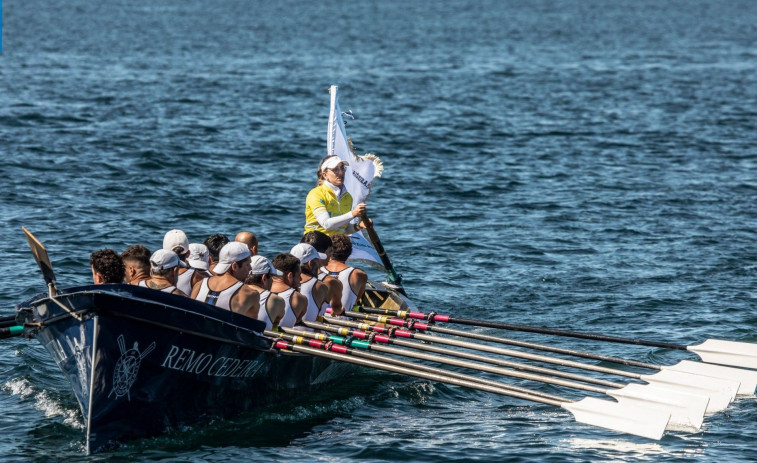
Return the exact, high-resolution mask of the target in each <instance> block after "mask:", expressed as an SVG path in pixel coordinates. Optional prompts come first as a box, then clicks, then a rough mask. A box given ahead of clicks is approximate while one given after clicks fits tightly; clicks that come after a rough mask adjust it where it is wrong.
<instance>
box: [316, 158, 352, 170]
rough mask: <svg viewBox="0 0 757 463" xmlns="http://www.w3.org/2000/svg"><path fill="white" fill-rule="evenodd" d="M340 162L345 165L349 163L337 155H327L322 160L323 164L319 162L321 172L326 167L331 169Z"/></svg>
mask: <svg viewBox="0 0 757 463" xmlns="http://www.w3.org/2000/svg"><path fill="white" fill-rule="evenodd" d="M340 163H341V164H344V165H345V166H349V165H350V163H349V162H347V161H344V160H342V158H340V157H339V156H329V157H328V158H326V160H325V161H323V164H321V172H323V171H325V170H326V169H333V168H334V167H336V166H338V165H339V164H340Z"/></svg>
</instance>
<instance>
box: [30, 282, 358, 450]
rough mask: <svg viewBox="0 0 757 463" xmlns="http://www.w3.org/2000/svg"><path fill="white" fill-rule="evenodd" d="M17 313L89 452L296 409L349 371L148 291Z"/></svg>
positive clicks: (35, 303)
mask: <svg viewBox="0 0 757 463" xmlns="http://www.w3.org/2000/svg"><path fill="white" fill-rule="evenodd" d="M18 310H19V320H21V321H24V322H25V323H27V327H28V326H29V324H39V325H38V327H37V328H35V329H33V330H31V331H30V334H31V335H32V336H36V337H37V338H38V339H39V341H40V342H41V343H42V344H43V345H44V346H45V348H46V349H47V350H48V351H49V352H50V355H51V356H52V357H53V359H54V360H55V362H56V363H57V364H58V366H59V367H60V369H61V371H62V372H63V374H64V375H65V376H66V377H67V379H68V380H69V381H70V383H71V386H72V389H73V392H74V395H75V396H76V399H77V400H78V402H79V404H80V406H81V410H82V414H83V416H84V419H85V422H86V428H87V450H88V451H89V452H98V451H102V450H105V449H108V448H110V447H113V446H114V445H115V444H117V443H119V442H124V441H127V440H130V439H134V438H139V437H145V436H152V435H157V434H161V433H164V432H166V431H167V430H170V429H174V428H177V427H179V426H182V425H186V424H192V423H196V422H198V421H202V420H203V419H209V418H211V417H229V416H233V415H235V414H238V413H240V412H243V411H249V410H252V409H254V408H256V407H260V406H265V405H268V404H272V403H278V402H283V401H287V400H291V399H295V398H297V397H301V394H302V392H303V391H306V390H309V389H311V388H313V387H314V386H317V385H318V384H321V383H325V382H328V381H331V380H334V379H337V378H340V377H342V376H343V375H344V372H345V369H346V368H348V367H347V366H346V365H343V364H338V363H336V362H332V361H330V360H326V359H321V358H313V357H309V356H302V355H297V354H287V353H281V352H276V351H272V350H270V346H271V341H270V340H268V339H267V338H265V337H264V336H262V334H261V332H262V329H263V325H262V323H260V322H258V321H257V320H252V319H249V318H247V317H243V316H241V315H238V314H234V313H231V312H229V311H225V310H220V309H216V308H215V307H211V306H209V305H207V304H203V303H200V302H197V301H192V300H189V299H187V298H185V297H181V296H174V295H171V294H166V293H162V292H159V291H154V290H151V289H147V288H139V287H135V286H129V285H100V286H87V287H79V288H71V289H68V290H66V291H64V292H62V293H61V294H59V295H58V296H57V297H56V298H55V300H51V299H50V298H48V297H47V296H46V295H39V296H37V297H35V298H32V299H30V300H28V301H26V302H24V303H21V304H19V305H18Z"/></svg>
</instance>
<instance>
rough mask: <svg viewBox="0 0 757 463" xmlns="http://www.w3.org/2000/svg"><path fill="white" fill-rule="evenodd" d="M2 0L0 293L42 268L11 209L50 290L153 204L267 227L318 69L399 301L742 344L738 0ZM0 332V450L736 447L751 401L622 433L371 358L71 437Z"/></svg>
mask: <svg viewBox="0 0 757 463" xmlns="http://www.w3.org/2000/svg"><path fill="white" fill-rule="evenodd" d="M3 3H4V4H3V29H2V32H3V48H2V54H0V146H1V147H2V148H1V149H2V156H0V172H2V178H3V183H2V189H0V217H2V220H0V232H2V233H1V234H0V236H2V240H1V241H0V274H1V275H2V277H0V281H2V284H0V301H2V304H1V305H0V311H2V314H5V315H7V314H11V313H13V310H14V304H16V303H18V302H20V301H21V300H23V299H25V298H27V297H30V296H32V295H34V294H36V293H38V292H40V291H42V290H43V289H44V283H43V280H42V277H41V275H40V273H39V271H38V269H37V268H36V265H35V264H34V261H33V259H32V255H31V253H30V252H29V249H28V246H27V245H26V242H25V239H24V236H23V234H22V233H21V227H22V226H25V227H27V228H29V229H30V230H31V231H32V232H33V233H35V234H36V235H37V237H38V238H40V239H41V240H42V241H43V243H44V244H46V245H47V248H48V250H49V253H50V256H51V259H52V262H53V265H54V268H55V271H56V275H57V277H58V284H59V285H60V286H72V285H79V284H85V283H88V282H89V281H90V279H91V275H90V270H89V266H88V258H89V254H90V253H91V252H92V251H94V250H96V249H101V248H105V247H110V248H114V249H116V250H118V251H119V252H120V251H121V250H123V249H124V248H125V247H126V246H128V245H131V244H135V243H142V244H145V245H147V246H148V247H149V248H150V249H156V248H158V247H159V246H160V245H161V242H162V236H163V234H164V233H165V232H166V231H167V230H170V229H173V228H180V229H183V230H184V231H185V232H186V233H187V234H188V236H189V237H190V241H194V242H201V241H202V240H204V238H205V237H207V236H208V235H210V234H213V233H225V234H227V235H229V236H233V235H234V234H235V233H237V232H238V231H241V230H251V231H253V232H254V233H256V234H257V235H258V237H259V238H260V252H261V253H262V254H264V255H266V256H268V257H272V256H274V255H275V254H277V253H279V252H282V251H287V250H289V249H290V248H291V246H293V245H294V244H295V243H296V242H297V241H298V240H299V237H300V235H301V232H302V225H303V217H304V198H305V195H306V194H307V192H308V190H309V189H310V188H312V186H313V185H314V183H315V170H316V168H317V165H318V162H319V161H320V159H321V157H322V156H323V155H324V153H325V146H326V125H327V117H328V104H329V95H328V91H327V90H328V87H329V86H330V85H332V84H334V85H339V88H340V104H341V107H342V109H343V110H345V111H346V110H348V109H349V110H352V112H353V114H354V115H355V116H356V119H355V120H348V125H347V133H348V134H349V135H350V137H351V138H352V140H353V142H354V144H355V147H356V150H357V151H358V153H359V154H363V153H366V152H371V153H374V154H376V155H378V156H379V157H380V158H381V159H382V160H383V162H384V165H385V168H386V169H385V173H384V176H383V178H381V179H379V180H377V181H376V182H375V187H374V189H373V192H372V194H371V197H370V199H369V203H368V204H369V212H370V215H371V217H373V220H374V222H375V224H376V229H377V231H378V233H379V235H380V236H381V239H382V241H383V243H384V246H385V248H386V249H387V252H388V254H389V256H390V258H391V259H392V261H393V263H394V265H395V267H396V268H397V269H398V271H399V272H400V273H401V274H402V275H403V277H404V284H405V288H406V290H407V292H408V294H409V295H410V296H411V298H412V300H413V301H414V303H415V305H416V306H417V307H418V308H419V309H421V310H423V311H427V312H428V311H432V310H433V311H436V312H438V313H441V314H450V315H453V316H458V317H469V318H481V319H487V320H496V321H503V322H513V323H523V324H532V325H538V326H546V327H552V328H561V329H574V330H583V331H590V332H595V333H600V334H610V335H619V336H631V337H638V338H644V339H651V340H657V341H666V342H675V343H680V344H686V345H688V344H694V343H698V342H700V341H703V340H704V339H707V338H709V337H714V338H723V339H731V340H738V341H745V342H757V333H755V328H756V327H757V310H756V309H755V305H756V304H757V295H756V293H755V282H756V281H757V244H756V243H757V211H756V210H755V202H756V201H755V200H757V148H756V147H757V110H755V108H757V26H755V24H757V3H755V2H752V1H704V0H690V1H667V2H657V1H651V0H639V1H634V2H613V1H609V0H553V1H546V0H544V1H499V0H498V1H486V0H480V1H474V0H470V1H464V0H451V1H445V2H439V1H430V0H417V1H416V0H413V1H396V0H386V1H381V2H371V1H360V0H358V1H353V2H336V1H331V0H325V1H320V2H300V1H289V0H282V1H277V2H262V1H253V0H247V1H241V0H218V1H214V2H207V1H204V2H200V1H195V0H182V1H174V0H166V1H160V2H126V1H109V2H90V1H83V0H69V1H66V2H63V1H57V0H52V1H45V2H41V1H37V0H27V1H24V2H14V1H6V2H3ZM372 276H373V277H374V278H378V279H380V277H381V275H380V274H377V273H376V272H372ZM467 329H472V328H467ZM478 331H481V332H487V333H493V334H504V335H508V336H511V337H517V338H518V339H528V340H534V341H539V342H546V343H551V344H554V345H560V346H564V347H573V348H581V349H587V350H593V351H597V352H600V353H604V354H608V355H620V356H624V357H629V358H634V359H637V360H641V361H646V362H652V363H663V364H671V363H675V362H677V361H678V360H681V359H683V358H693V356H692V355H687V354H686V353H684V352H679V351H670V350H664V349H656V348H650V347H636V346H628V345H620V344H597V343H590V342H588V341H578V340H571V339H563V338H547V337H543V336H541V337H540V336H538V335H525V334H518V333H497V332H496V331H493V330H478ZM0 344H1V348H0V372H1V373H0V409H1V410H2V414H0V430H1V432H0V455H2V457H0V459H2V460H3V461H45V462H46V461H56V460H60V461H64V460H65V461H105V460H108V461H111V460H113V461H157V460H160V461H193V462H199V461H241V460H245V461H257V460H268V461H287V460H317V461H361V462H368V461H429V462H438V461H450V462H451V461H574V462H579V461H617V460H634V461H636V460H640V461H690V460H691V459H696V460H698V461H753V460H754V459H755V456H754V450H753V443H754V440H755V438H757V404H755V401H754V398H747V399H743V400H739V401H737V402H735V403H734V404H732V405H731V406H730V407H729V408H728V409H727V410H726V411H725V412H721V413H718V414H716V415H714V416H711V417H708V418H707V419H706V420H705V425H704V427H703V430H702V431H701V432H699V433H696V434H685V433H676V432H674V433H668V434H666V435H665V437H664V438H663V439H662V440H660V441H649V440H647V439H644V438H640V437H634V436H629V435H623V434H619V433H615V432H612V431H608V430H605V429H601V428H595V427H591V426H588V425H584V424H580V423H576V422H575V421H574V420H573V418H572V416H571V415H570V414H569V413H568V412H566V411H564V410H561V409H559V408H554V407H550V406H547V405H538V404H533V403H530V402H524V401H520V400H516V399H511V398H507V397H501V396H494V395H491V394H488V393H483V392H475V391H470V390H466V389H461V388H458V387H454V386H447V385H444V384H441V383H436V382H431V381H423V380H412V379H406V378H403V377H400V376H396V375H392V374H386V373H366V374H364V375H360V376H355V377H351V378H349V379H348V380H345V381H344V382H343V383H341V384H339V385H338V386H337V389H335V390H330V391H322V392H318V393H314V394H313V395H310V396H304V397H301V398H300V400H297V401H295V402H294V403H290V404H286V405H280V406H276V407H271V408H267V409H264V410H260V411H256V412H254V413H250V414H246V415H243V416H241V417H239V418H238V419H234V420H226V421H222V420H218V421H213V422H210V423H205V424H203V425H198V426H193V427H189V428H186V429H180V430H174V431H173V432H171V433H169V434H167V435H165V436H161V437H158V438H153V439H144V440H139V441H136V442H132V443H129V444H127V445H125V446H123V447H121V448H120V449H119V450H117V451H115V452H114V453H111V454H105V455H96V456H91V457H87V456H85V455H84V453H83V447H84V432H83V429H82V427H83V418H82V417H81V413H80V412H79V409H78V406H77V404H76V402H75V401H74V399H73V398H72V394H71V391H70V387H69V385H68V384H67V383H66V382H65V381H64V380H63V378H62V375H61V374H60V372H59V371H58V369H57V367H56V366H55V364H54V363H53V361H52V360H51V359H50V357H49V356H48V354H47V353H46V351H45V350H44V349H43V348H42V347H41V346H40V345H39V344H38V343H36V341H28V340H24V339H19V338H13V339H9V340H3V341H0ZM608 366H609V365H608ZM482 376H487V375H483V374H482ZM512 382H516V381H512ZM518 384H521V385H526V386H527V387H532V388H535V389H539V390H541V391H544V392H549V393H553V394H559V395H566V396H569V397H571V398H576V397H580V394H579V395H576V394H575V393H571V392H569V391H568V390H566V389H564V388H558V387H553V386H543V385H538V384H536V383H527V382H518Z"/></svg>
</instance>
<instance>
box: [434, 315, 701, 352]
mask: <svg viewBox="0 0 757 463" xmlns="http://www.w3.org/2000/svg"><path fill="white" fill-rule="evenodd" d="M449 322H450V323H458V324H461V325H474V326H484V327H487V328H500V329H504V330H512V331H524V332H530V333H540V334H551V335H556V336H565V337H570V338H580V339H592V340H595V341H607V342H616V343H621V344H636V345H640V346H650V347H661V348H664V349H678V350H687V349H686V346H683V345H681V344H671V343H667V342H655V341H644V340H641V339H632V338H623V337H618V336H607V335H602V334H594V333H581V332H578V331H568V330H554V329H549V328H539V327H535V326H528V325H516V324H512V323H497V322H487V321H484V320H473V319H469V318H456V317H449Z"/></svg>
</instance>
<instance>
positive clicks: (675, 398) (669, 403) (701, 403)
mask: <svg viewBox="0 0 757 463" xmlns="http://www.w3.org/2000/svg"><path fill="white" fill-rule="evenodd" d="M607 394H608V395H610V396H612V397H615V398H616V399H618V402H620V403H626V402H627V403H629V404H632V403H636V404H638V405H641V406H646V407H653V408H659V409H660V410H666V411H668V412H670V421H669V422H668V427H667V429H669V430H675V431H694V432H696V431H698V430H699V429H700V428H701V427H702V422H703V421H704V414H705V412H706V411H707V404H708V403H709V402H710V399H709V398H708V397H707V396H703V395H697V394H690V393H688V392H685V391H681V390H676V389H666V388H662V387H656V386H650V385H648V384H629V385H627V386H626V387H624V388H621V389H611V390H609V391H607Z"/></svg>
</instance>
